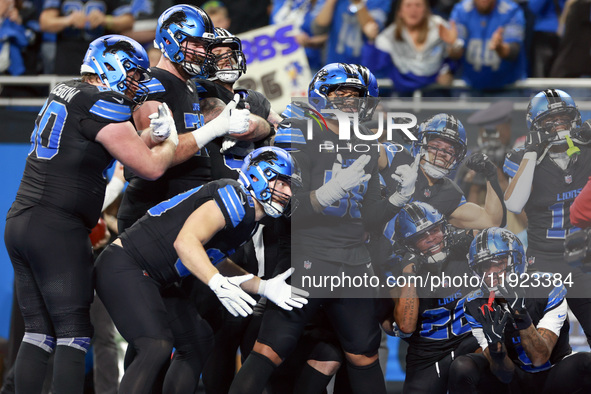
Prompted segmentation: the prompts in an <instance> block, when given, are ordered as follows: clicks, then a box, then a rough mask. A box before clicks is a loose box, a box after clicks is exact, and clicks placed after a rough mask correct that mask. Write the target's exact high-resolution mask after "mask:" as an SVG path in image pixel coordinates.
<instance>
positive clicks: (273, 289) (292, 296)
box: [257, 268, 310, 311]
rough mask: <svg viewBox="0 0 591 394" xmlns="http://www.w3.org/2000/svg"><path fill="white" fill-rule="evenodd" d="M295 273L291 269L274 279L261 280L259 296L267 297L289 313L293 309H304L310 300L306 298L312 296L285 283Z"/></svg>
mask: <svg viewBox="0 0 591 394" xmlns="http://www.w3.org/2000/svg"><path fill="white" fill-rule="evenodd" d="M293 271H295V269H294V268H290V269H288V270H287V271H285V272H284V273H282V274H280V275H277V276H276V277H274V278H272V279H269V280H263V279H261V282H260V284H259V290H258V291H257V294H260V295H262V296H263V297H267V298H268V299H270V300H271V301H273V302H274V303H275V304H277V305H278V306H279V307H281V308H283V309H285V310H288V311H291V310H292V309H293V308H301V307H303V306H304V305H305V304H307V303H308V300H307V299H306V298H305V297H308V296H309V295H310V294H309V293H308V292H307V291H305V290H301V289H298V288H295V287H293V286H290V285H288V284H287V283H285V280H286V279H287V278H289V277H290V276H291V274H292V273H293Z"/></svg>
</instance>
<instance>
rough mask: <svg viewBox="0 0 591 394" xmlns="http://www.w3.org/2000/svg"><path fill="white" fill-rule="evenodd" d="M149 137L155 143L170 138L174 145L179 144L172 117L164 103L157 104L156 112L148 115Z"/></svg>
mask: <svg viewBox="0 0 591 394" xmlns="http://www.w3.org/2000/svg"><path fill="white" fill-rule="evenodd" d="M148 118H150V137H151V138H152V141H154V142H155V143H157V144H160V143H161V142H164V141H166V140H167V139H170V140H171V141H172V142H173V143H174V146H177V145H178V144H179V136H178V134H177V131H176V126H175V124H174V119H173V117H172V114H171V113H170V109H168V105H166V103H162V104H160V105H159V106H158V112H154V113H153V114H151V115H150V116H148Z"/></svg>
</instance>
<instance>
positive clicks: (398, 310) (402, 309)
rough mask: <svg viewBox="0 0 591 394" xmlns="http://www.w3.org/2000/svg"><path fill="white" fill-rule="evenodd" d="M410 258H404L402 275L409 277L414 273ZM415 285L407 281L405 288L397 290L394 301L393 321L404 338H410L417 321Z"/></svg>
mask: <svg viewBox="0 0 591 394" xmlns="http://www.w3.org/2000/svg"><path fill="white" fill-rule="evenodd" d="M412 258H414V256H412ZM412 258H411V257H410V256H408V255H407V256H405V257H404V259H403V262H402V264H403V265H405V266H404V268H403V269H402V275H409V276H410V275H412V274H413V273H414V266H415V264H414V260H413V259H412ZM407 279H408V276H407ZM415 285H416V283H415V282H414V281H412V280H407V281H406V284H405V286H402V287H400V288H398V290H399V292H398V298H397V299H395V300H394V304H395V306H394V321H395V322H396V325H397V326H398V329H399V330H400V331H401V332H402V333H403V335H405V336H410V335H411V334H412V333H413V332H414V331H415V330H416V328H417V321H418V319H419V296H418V295H417V289H416V286H415Z"/></svg>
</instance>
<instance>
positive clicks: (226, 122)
mask: <svg viewBox="0 0 591 394" xmlns="http://www.w3.org/2000/svg"><path fill="white" fill-rule="evenodd" d="M239 101H240V95H239V94H235V95H234V99H232V101H230V102H229V103H228V104H227V105H226V107H225V108H224V109H223V111H222V112H221V113H220V114H219V115H218V116H217V117H216V118H215V119H213V120H211V121H210V122H209V123H207V124H206V125H204V126H201V127H200V128H198V129H197V130H195V131H192V134H193V137H195V142H196V143H197V146H198V147H199V149H201V148H203V147H204V146H205V145H207V144H208V143H209V142H210V141H211V140H213V139H216V138H218V137H223V136H225V135H227V134H244V133H246V132H247V131H248V128H249V126H250V111H249V110H247V109H236V105H237V104H238V102H239Z"/></svg>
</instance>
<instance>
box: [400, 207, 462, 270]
mask: <svg viewBox="0 0 591 394" xmlns="http://www.w3.org/2000/svg"><path fill="white" fill-rule="evenodd" d="M394 229H395V239H396V242H398V243H399V244H401V245H404V247H405V248H406V249H407V250H408V251H409V252H411V253H414V254H415V255H417V256H418V257H419V261H424V262H426V263H428V264H436V263H442V262H444V261H445V260H446V259H447V256H448V255H449V249H450V246H451V245H450V242H449V236H450V234H451V233H450V231H449V228H448V225H447V221H446V220H445V218H444V217H443V215H442V214H441V213H439V211H438V210H437V209H435V208H433V207H432V206H431V205H429V204H427V203H425V202H421V201H413V202H411V203H410V204H407V205H405V206H404V207H403V208H402V209H401V210H400V212H399V213H398V215H396V222H395V224H394ZM439 234H441V240H440V241H439V242H437V243H435V242H436V241H438V238H439ZM429 236H431V237H432V238H431V240H430V241H428V242H427V243H426V246H429V248H428V249H427V250H421V249H420V248H419V247H418V246H417V243H418V242H419V241H421V240H424V239H426V238H425V237H429Z"/></svg>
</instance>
